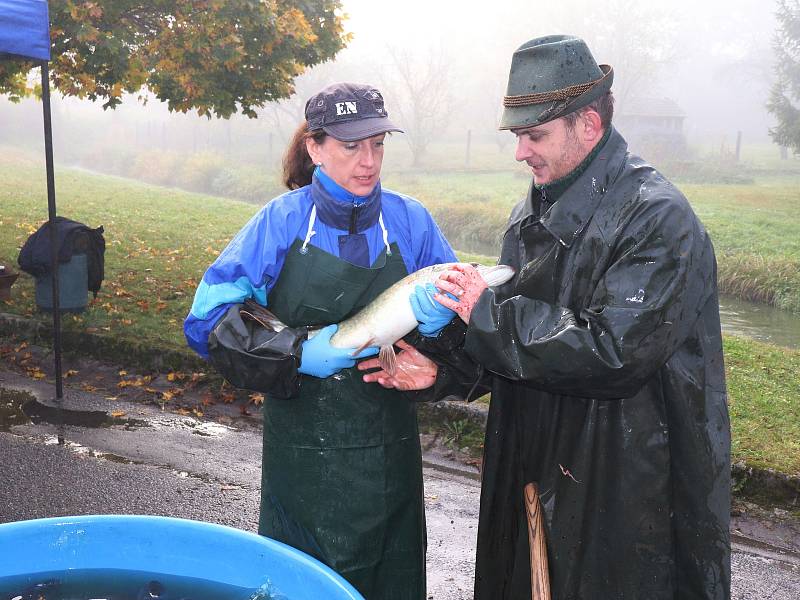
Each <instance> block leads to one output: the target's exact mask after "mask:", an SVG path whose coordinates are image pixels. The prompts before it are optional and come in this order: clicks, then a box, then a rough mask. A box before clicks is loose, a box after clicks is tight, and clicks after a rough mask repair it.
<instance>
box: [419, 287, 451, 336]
mask: <svg viewBox="0 0 800 600" xmlns="http://www.w3.org/2000/svg"><path fill="white" fill-rule="evenodd" d="M437 291H438V290H437V289H436V288H435V287H434V285H433V284H432V283H428V284H426V285H425V287H422V286H421V285H418V286H417V287H416V288H414V293H413V294H411V296H409V298H408V300H409V301H410V302H411V310H413V311H414V317H415V318H416V319H417V321H418V322H419V332H420V333H421V334H422V335H424V336H425V337H436V336H437V335H439V332H440V331H441V330H442V329H444V326H445V325H447V324H448V323H449V322H450V321H452V320H453V317H455V316H456V313H455V312H454V311H452V310H450V309H449V308H447V307H445V306H442V305H441V304H439V303H438V302H437V301H436V300H434V299H433V295H434V294H435V293H436V292H437ZM447 295H448V296H450V297H451V298H452V299H453V300H457V298H456V297H455V296H453V295H452V294H450V293H448V294H447Z"/></svg>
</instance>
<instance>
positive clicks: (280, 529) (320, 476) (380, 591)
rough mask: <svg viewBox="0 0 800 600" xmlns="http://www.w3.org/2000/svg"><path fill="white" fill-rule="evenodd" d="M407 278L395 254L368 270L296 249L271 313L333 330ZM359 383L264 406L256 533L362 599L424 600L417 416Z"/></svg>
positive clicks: (338, 382)
mask: <svg viewBox="0 0 800 600" xmlns="http://www.w3.org/2000/svg"><path fill="white" fill-rule="evenodd" d="M406 274H407V271H406V268H405V264H404V263H403V260H402V258H401V256H400V252H399V251H398V249H397V247H396V246H395V245H392V252H391V254H388V253H387V254H385V255H382V256H381V257H380V258H379V259H378V260H377V261H376V265H374V266H373V267H372V268H365V267H359V266H356V265H353V264H351V263H348V262H346V261H344V260H342V259H339V258H337V257H335V256H333V255H331V254H329V253H327V252H325V251H323V250H320V249H319V248H315V247H313V246H307V247H306V248H301V243H300V241H299V240H298V241H296V242H295V243H294V244H293V245H292V247H291V248H290V250H289V253H288V255H287V258H286V262H285V264H284V266H283V269H282V270H281V274H280V277H279V278H278V281H277V282H276V284H275V287H274V288H273V289H272V290H271V291H270V294H269V307H270V310H272V311H273V312H274V313H275V314H276V315H277V316H278V317H279V318H280V319H281V320H282V321H283V322H285V323H287V324H288V325H289V326H290V327H299V326H302V325H327V324H330V323H338V322H340V321H342V320H344V319H345V318H347V317H348V316H350V315H352V314H354V313H355V312H357V311H358V310H359V309H360V308H362V307H363V306H365V305H366V304H368V303H369V302H370V301H372V300H373V299H374V298H375V297H377V296H378V294H380V293H381V292H382V291H383V290H385V289H386V288H388V287H389V286H391V285H392V284H393V283H395V282H396V281H399V280H400V279H402V278H403V277H405V276H406ZM361 376H362V374H361V372H360V371H358V370H357V369H355V368H352V369H345V370H343V371H341V372H340V373H338V374H336V375H334V376H332V377H329V378H327V379H319V378H316V377H308V376H303V378H302V382H301V386H300V395H299V396H298V397H296V398H293V399H291V400H270V399H267V401H266V402H265V403H264V455H263V461H262V475H261V512H260V522H259V528H258V531H259V533H260V534H261V535H265V536H269V537H271V538H274V539H277V540H279V541H281V542H284V543H287V544H289V545H291V546H294V547H296V548H298V549H300V550H303V551H304V552H307V553H308V554H311V555H312V556H315V557H316V558H318V559H320V560H321V561H322V562H324V563H325V564H327V565H328V566H330V567H331V568H333V569H334V570H335V571H337V572H338V573H340V574H341V575H342V576H343V577H344V578H345V579H347V580H348V581H349V582H350V583H351V584H353V586H354V587H355V588H356V589H357V590H358V591H359V592H361V593H362V594H363V595H364V597H365V598H367V600H394V599H413V600H424V598H425V548H426V533H425V513H424V506H423V490H422V457H421V451H420V445H419V432H418V429H417V416H416V405H415V404H414V403H413V402H409V401H408V400H406V399H405V398H403V396H402V394H400V393H398V392H396V391H394V390H387V389H384V388H382V387H380V386H379V385H377V384H374V383H372V384H367V383H364V382H363V381H362V379H361Z"/></svg>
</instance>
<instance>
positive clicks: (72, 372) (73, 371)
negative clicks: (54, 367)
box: [64, 369, 78, 377]
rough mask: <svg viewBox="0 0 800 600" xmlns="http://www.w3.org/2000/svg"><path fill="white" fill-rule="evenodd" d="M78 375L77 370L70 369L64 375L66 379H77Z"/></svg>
mask: <svg viewBox="0 0 800 600" xmlns="http://www.w3.org/2000/svg"><path fill="white" fill-rule="evenodd" d="M77 374H78V371H76V370H75V369H69V370H67V372H66V373H64V377H75V375H77Z"/></svg>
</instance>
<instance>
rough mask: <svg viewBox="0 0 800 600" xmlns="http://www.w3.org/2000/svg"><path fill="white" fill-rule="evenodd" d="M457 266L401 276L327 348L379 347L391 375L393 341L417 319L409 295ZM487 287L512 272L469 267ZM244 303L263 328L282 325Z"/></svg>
mask: <svg viewBox="0 0 800 600" xmlns="http://www.w3.org/2000/svg"><path fill="white" fill-rule="evenodd" d="M456 264H458V263H442V264H438V265H432V266H430V267H425V268H424V269H420V270H419V271H415V272H414V273H411V274H410V275H408V276H406V277H404V278H403V279H401V280H400V281H398V282H397V283H395V284H394V285H392V286H391V287H389V288H387V289H386V290H384V291H383V292H382V293H381V294H380V295H379V296H378V297H377V298H375V300H373V301H372V302H370V303H369V304H368V305H367V306H365V307H364V308H362V309H361V310H360V311H358V312H357V313H356V314H355V315H353V316H352V317H350V318H348V319H345V320H344V321H342V322H341V323H339V328H338V329H337V331H336V333H335V334H334V335H333V337H331V345H332V346H334V347H336V348H355V349H356V350H355V352H354V355H355V354H358V353H359V352H361V351H362V350H363V349H364V348H368V347H370V346H378V347H380V353H379V354H378V358H379V361H380V365H381V368H382V369H383V370H385V371H386V372H387V373H390V374H392V375H393V374H394V373H395V368H396V357H395V352H394V347H393V346H392V345H393V344H394V343H395V342H396V341H397V340H399V339H401V338H402V337H403V336H405V335H406V334H408V333H410V332H411V331H413V330H414V328H415V327H417V324H418V323H417V319H416V317H415V316H414V311H413V310H412V309H411V303H410V302H409V299H408V298H409V296H411V294H412V293H413V292H414V289H415V288H416V286H418V285H421V286H423V287H425V285H426V284H428V283H434V282H435V281H436V280H437V279H438V278H439V276H440V275H441V274H442V273H443V272H444V271H448V270H450V269H452V268H453V267H454V266H455V265H456ZM473 266H475V268H477V269H478V272H479V273H480V274H481V277H483V279H484V281H486V283H487V284H489V286H495V285H501V284H503V283H505V282H506V281H508V280H509V279H511V278H512V277H513V276H514V269H513V268H512V267H509V266H506V265H496V266H493V267H487V266H483V265H473ZM254 304H255V303H254V302H252V301H249V300H248V301H247V302H246V303H245V309H247V310H248V312H247V313H246V314H247V315H248V316H250V317H252V318H254V319H256V320H257V321H259V322H260V323H261V324H262V325H264V326H265V327H268V328H269V329H273V330H274V331H280V330H281V329H283V328H284V327H286V325H285V324H283V323H281V322H280V320H278V319H277V317H275V315H273V314H272V313H270V312H269V311H268V310H267V309H265V308H264V307H262V306H260V305H257V308H256V306H253V305H254ZM315 333H316V331H315V330H309V334H308V336H309V338H311V337H313V336H314V335H315Z"/></svg>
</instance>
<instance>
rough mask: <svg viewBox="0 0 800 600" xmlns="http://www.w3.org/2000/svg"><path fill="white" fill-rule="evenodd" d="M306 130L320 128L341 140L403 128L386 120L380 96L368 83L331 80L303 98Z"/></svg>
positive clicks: (365, 136) (360, 137) (362, 137)
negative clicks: (306, 122) (321, 88)
mask: <svg viewBox="0 0 800 600" xmlns="http://www.w3.org/2000/svg"><path fill="white" fill-rule="evenodd" d="M306 121H308V129H309V131H318V130H320V129H322V130H323V131H325V133H327V134H328V135H330V136H333V137H334V138H336V139H337V140H339V141H342V142H355V141H358V140H363V139H366V138H368V137H372V136H374V135H380V134H381V133H386V132H387V131H398V132H400V133H403V130H402V129H400V128H398V127H397V126H396V125H395V124H394V123H392V122H391V121H390V120H389V115H388V113H387V112H386V109H385V108H384V106H383V96H381V93H380V92H379V91H378V90H376V89H375V88H374V87H372V86H371V85H364V84H360V83H334V84H333V85H329V86H328V87H326V88H325V89H323V90H322V91H320V92H318V93H317V94H315V95H313V96H312V97H311V98H309V100H308V102H306Z"/></svg>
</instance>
